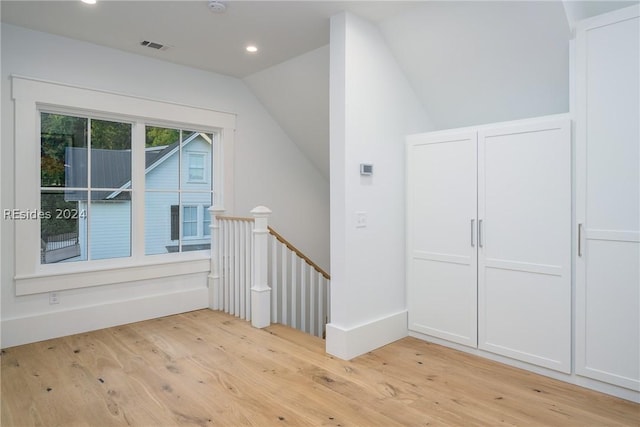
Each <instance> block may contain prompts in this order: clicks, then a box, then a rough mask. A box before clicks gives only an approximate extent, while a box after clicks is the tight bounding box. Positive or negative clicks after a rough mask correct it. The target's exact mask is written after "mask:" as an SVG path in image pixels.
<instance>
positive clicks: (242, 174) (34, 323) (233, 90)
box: [0, 23, 329, 348]
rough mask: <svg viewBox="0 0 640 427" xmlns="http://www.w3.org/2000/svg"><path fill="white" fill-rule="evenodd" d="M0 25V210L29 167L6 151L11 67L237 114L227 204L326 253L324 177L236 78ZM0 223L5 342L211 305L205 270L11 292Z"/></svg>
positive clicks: (7, 235) (9, 244) (10, 263)
mask: <svg viewBox="0 0 640 427" xmlns="http://www.w3.org/2000/svg"><path fill="white" fill-rule="evenodd" d="M1 33H2V34H1V43H2V45H1V50H0V52H1V68H2V74H1V75H2V80H1V86H0V96H1V97H0V103H1V113H2V117H1V118H2V129H1V132H2V134H1V143H0V144H1V145H0V150H1V153H2V154H1V157H0V159H1V161H2V163H1V165H0V170H1V171H2V180H1V181H0V185H1V187H0V205H1V208H2V209H12V208H13V206H14V194H15V192H16V191H19V187H20V183H17V182H15V179H14V171H15V168H17V167H21V168H25V167H33V165H15V164H14V160H13V159H14V141H13V133H14V130H13V126H14V117H13V101H12V99H11V79H10V76H11V75H13V74H17V75H22V76H27V77H33V78H38V79H42V80H46V81H53V82H60V83H67V84H71V85H75V86H81V87H87V88H91V89H98V90H105V91H109V92H115V93H121V94H126V95H131V96H140V97H143V98H150V99H155V100H161V101H167V102H175V103H179V104H185V105H191V106H195V107H203V108H208V109H212V110H218V111H224V112H231V113H236V114H237V121H236V134H235V138H234V150H235V153H234V164H235V170H234V194H233V196H234V197H233V198H234V200H235V207H234V206H229V205H227V206H225V208H226V209H227V210H228V213H229V214H234V215H242V216H248V214H249V211H250V210H251V209H252V208H253V207H255V206H257V205H266V206H268V207H269V208H271V210H272V211H273V215H272V216H271V218H270V219H269V221H270V224H271V225H273V226H274V227H275V228H276V229H277V230H278V231H280V232H281V233H282V234H283V235H285V236H286V237H287V238H288V239H290V240H291V241H292V242H293V243H294V244H295V245H296V246H297V247H299V248H301V249H302V250H305V251H306V253H307V254H308V255H309V256H310V257H311V258H312V259H313V258H321V257H324V259H327V260H328V253H329V248H328V240H329V238H328V234H329V230H328V227H329V225H328V220H327V219H326V217H327V216H328V211H327V204H328V200H329V189H328V188H327V185H326V179H325V178H323V177H322V176H321V174H320V173H319V172H317V170H316V168H315V167H313V165H312V164H311V163H310V162H309V160H308V159H307V158H306V157H304V155H302V154H301V153H300V151H299V150H298V148H297V147H296V146H295V144H294V143H293V142H292V141H291V139H290V138H289V137H287V135H286V134H285V133H284V131H283V130H282V128H281V127H280V126H279V125H278V123H277V122H276V121H275V120H274V119H273V118H272V117H271V116H270V115H269V113H268V112H267V111H266V110H265V109H264V107H263V106H262V105H261V104H260V102H258V100H257V99H256V97H255V96H254V94H253V93H252V92H251V91H250V90H249V88H248V87H247V86H246V84H245V83H244V82H243V81H242V80H240V79H236V78H232V77H229V76H223V75H220V74H215V73H211V72H206V71H203V70H197V69H193V68H189V67H185V66H181V65H177V64H172V63H169V62H166V61H161V60H157V59H152V58H148V57H144V56H140V55H134V54H131V53H126V52H122V51H118V50H114V49H110V48H106V47H102V46H98V45H93V44H90V43H85V42H80V41H77V40H73V39H69V38H65V37H59V36H55V35H51V34H46V33H42V32H37V31H32V30H28V29H26V28H22V27H18V26H14V25H8V24H4V23H2V25H1ZM318 216H321V218H319V219H318V223H319V224H320V225H319V226H318V227H310V226H309V224H310V218H311V219H314V218H318ZM291 224H293V225H292V226H290V225H291ZM299 224H304V226H299ZM0 227H1V233H2V237H3V238H2V241H1V243H0V244H1V245H2V246H1V251H2V258H1V259H0V263H1V268H0V273H1V276H0V300H1V305H0V307H1V309H0V315H1V324H2V328H1V331H2V342H1V346H2V347H3V348H4V347H7V346H12V345H18V344H22V343H26V342H32V341H37V340H42V339H47V338H52V337H54V336H61V335H68V334H71V333H77V332H82V331H86V330H91V329H98V328H101V327H106V326H112V325H115V324H120V323H126V322H132V321H137V320H143V319H144V318H151V317H158V316H162V315H168V314H173V313H178V312H184V311H189V310H194V309H198V308H205V307H207V306H208V290H207V275H206V273H198V274H190V275H183V276H175V277H170V278H163V279H159V280H147V281H137V282H136V281H129V282H124V283H117V284H114V285H105V286H95V287H87V288H82V289H74V290H70V291H63V292H59V304H56V305H50V304H49V298H48V295H47V294H35V295H28V296H21V297H17V296H16V295H15V284H14V280H13V277H14V261H15V259H16V257H20V256H21V254H17V253H15V240H14V239H15V238H14V225H13V222H12V221H10V220H5V219H4V218H3V219H0ZM326 264H328V262H326ZM151 268H153V267H151ZM105 274H108V273H105Z"/></svg>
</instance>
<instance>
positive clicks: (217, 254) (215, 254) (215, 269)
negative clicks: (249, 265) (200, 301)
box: [208, 206, 224, 310]
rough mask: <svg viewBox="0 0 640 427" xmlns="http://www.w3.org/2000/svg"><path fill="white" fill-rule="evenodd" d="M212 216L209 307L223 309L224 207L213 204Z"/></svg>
mask: <svg viewBox="0 0 640 427" xmlns="http://www.w3.org/2000/svg"><path fill="white" fill-rule="evenodd" d="M208 211H209V215H210V218H211V223H210V224H209V229H210V230H211V269H210V272H209V308H210V309H211V310H222V309H223V306H222V288H221V284H220V266H221V265H222V251H221V247H220V242H221V240H220V220H219V219H218V216H219V215H222V214H224V208H220V207H214V206H211V207H209V209H208Z"/></svg>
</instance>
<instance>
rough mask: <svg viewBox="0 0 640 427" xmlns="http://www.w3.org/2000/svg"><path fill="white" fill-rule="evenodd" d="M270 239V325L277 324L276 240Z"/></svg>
mask: <svg viewBox="0 0 640 427" xmlns="http://www.w3.org/2000/svg"><path fill="white" fill-rule="evenodd" d="M270 239H271V323H278V288H279V286H278V239H276V238H275V237H273V236H270Z"/></svg>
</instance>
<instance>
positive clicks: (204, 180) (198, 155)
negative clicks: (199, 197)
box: [186, 151, 210, 184]
mask: <svg viewBox="0 0 640 427" xmlns="http://www.w3.org/2000/svg"><path fill="white" fill-rule="evenodd" d="M186 154H187V182H188V183H194V184H206V183H208V182H209V180H208V179H207V178H208V177H209V175H210V174H209V171H208V169H207V166H208V162H207V153H202V152H200V151H188V152H187V153H186ZM196 158H197V159H201V160H202V167H199V168H197V169H202V179H196V178H192V177H191V170H192V169H195V168H194V167H192V166H191V159H196Z"/></svg>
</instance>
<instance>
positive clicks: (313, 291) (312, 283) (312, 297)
mask: <svg viewBox="0 0 640 427" xmlns="http://www.w3.org/2000/svg"><path fill="white" fill-rule="evenodd" d="M315 273H316V271H315V270H313V269H311V275H310V276H309V333H311V334H313V335H318V331H317V330H316V324H317V322H316V316H317V314H316V313H317V309H316V300H317V293H318V287H317V286H316V281H317V280H316V274H315Z"/></svg>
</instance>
